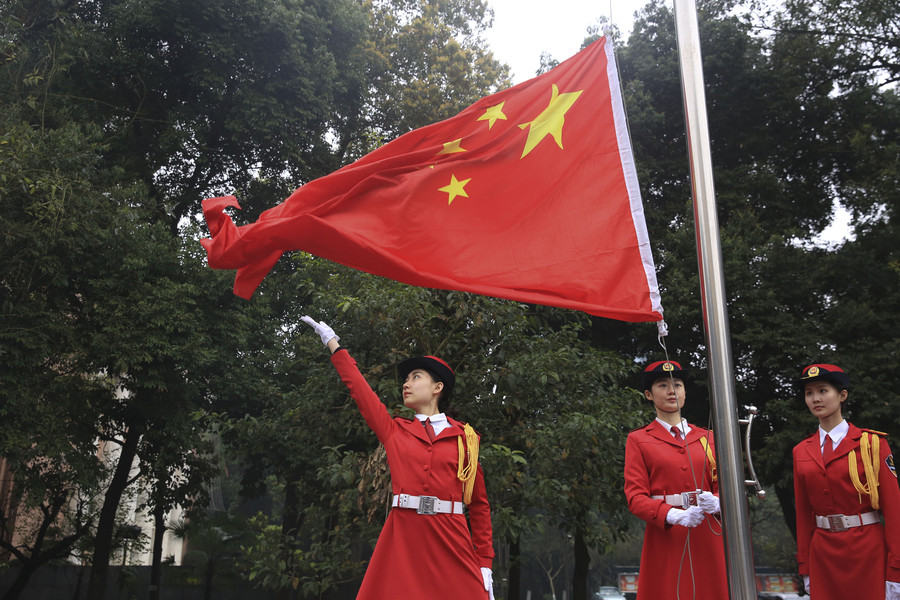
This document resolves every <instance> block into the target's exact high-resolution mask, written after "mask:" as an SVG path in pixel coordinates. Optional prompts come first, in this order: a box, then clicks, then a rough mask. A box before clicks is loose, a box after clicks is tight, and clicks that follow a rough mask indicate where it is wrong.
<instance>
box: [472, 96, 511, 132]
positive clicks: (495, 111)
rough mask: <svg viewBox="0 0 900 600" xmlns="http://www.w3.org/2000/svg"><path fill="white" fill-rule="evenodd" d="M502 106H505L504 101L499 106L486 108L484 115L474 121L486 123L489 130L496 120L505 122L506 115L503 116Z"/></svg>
mask: <svg viewBox="0 0 900 600" xmlns="http://www.w3.org/2000/svg"><path fill="white" fill-rule="evenodd" d="M504 104H506V101H505V100H504V101H503V102H501V103H500V104H495V105H494V106H491V107H489V108H487V109H486V110H485V111H484V114H483V115H481V116H480V117H478V118H477V119H476V120H477V121H487V122H488V129H490V128H491V127H493V126H494V122H495V121H496V120H497V119H503V120H504V121H505V120H506V115H504V114H503V105H504Z"/></svg>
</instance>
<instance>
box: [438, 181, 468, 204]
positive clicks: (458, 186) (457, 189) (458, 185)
mask: <svg viewBox="0 0 900 600" xmlns="http://www.w3.org/2000/svg"><path fill="white" fill-rule="evenodd" d="M470 181H472V178H471V177H470V178H468V179H463V180H462V181H459V180H458V179H457V178H456V175H453V174H451V175H450V183H449V184H448V185H445V186H444V187H442V188H438V191H439V192H447V193H448V194H449V197H448V198H447V204H448V205H450V204H453V199H454V198H456V197H457V196H462V197H463V198H468V197H469V195H468V194H467V193H466V190H465V186H466V184H467V183H469V182H470Z"/></svg>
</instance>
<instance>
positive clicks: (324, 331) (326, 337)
mask: <svg viewBox="0 0 900 600" xmlns="http://www.w3.org/2000/svg"><path fill="white" fill-rule="evenodd" d="M300 320H301V321H303V322H304V323H306V324H307V325H309V326H310V327H312V328H313V329H315V330H316V333H318V334H319V337H320V338H322V343H323V344H324V345H326V346H327V345H328V342H330V341H331V340H332V339H334V340H339V339H341V338H339V337H338V336H337V334H336V333H335V332H334V329H332V328H331V327H329V326H328V325H326V324H325V321H316V320H315V319H313V318H312V317H310V316H309V315H303V316H302V317H300Z"/></svg>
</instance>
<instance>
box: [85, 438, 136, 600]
mask: <svg viewBox="0 0 900 600" xmlns="http://www.w3.org/2000/svg"><path fill="white" fill-rule="evenodd" d="M140 437H141V432H140V431H139V429H138V428H136V427H135V428H129V430H128V433H126V434H125V443H124V444H123V445H122V451H121V453H120V454H119V462H118V464H117V465H116V472H115V474H113V478H112V481H110V483H109V488H108V489H107V490H106V495H105V496H104V497H103V507H102V508H101V509H100V520H99V521H98V522H97V536H96V537H95V538H94V558H93V560H92V561H91V575H90V578H89V579H88V586H87V600H103V598H104V596H105V595H106V576H107V574H108V573H109V555H110V554H111V552H112V539H113V533H114V530H115V525H116V510H117V509H118V508H119V502H121V500H122V494H123V493H124V492H125V488H126V487H127V485H128V475H129V473H130V472H131V463H132V462H133V461H134V457H135V455H136V454H137V446H138V440H140Z"/></svg>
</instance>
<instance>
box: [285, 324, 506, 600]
mask: <svg viewBox="0 0 900 600" xmlns="http://www.w3.org/2000/svg"><path fill="white" fill-rule="evenodd" d="M302 320H303V322H304V323H306V324H308V325H309V326H310V327H312V328H313V329H315V332H316V333H317V334H319V337H320V338H321V339H322V343H323V344H325V346H326V347H327V348H328V349H329V350H330V351H331V362H332V364H334V366H335V368H336V369H337V371H338V374H339V375H340V377H341V380H342V381H343V382H344V384H346V386H347V388H349V390H350V395H351V396H352V397H353V400H354V401H355V402H356V406H357V407H358V408H359V412H360V413H361V414H362V416H363V418H364V419H365V420H366V423H367V424H368V425H369V427H370V428H371V429H372V431H374V432H375V435H376V436H377V437H378V440H379V441H380V442H381V443H382V444H383V445H384V448H385V451H386V454H387V460H388V466H389V468H390V472H391V488H392V491H393V494H394V497H393V502H392V506H393V508H392V509H391V512H390V514H389V515H388V518H387V521H386V522H385V524H384V527H383V528H382V530H381V534H380V535H379V536H378V542H377V543H376V545H375V551H374V552H373V554H372V559H371V561H369V566H368V568H367V569H366V574H365V577H364V578H363V582H362V586H361V587H360V589H359V593H358V594H357V598H359V599H363V600H387V599H389V598H428V599H446V600H459V599H461V598H464V599H466V600H470V599H479V600H493V598H494V592H493V582H492V574H491V564H492V561H493V557H494V548H493V541H492V533H491V509H490V505H489V504H488V500H487V492H486V490H485V485H484V473H483V471H482V469H481V466H480V465H479V464H478V446H479V438H478V434H477V433H475V431H474V430H473V429H472V427H471V426H469V425H468V424H466V423H462V422H460V421H457V420H455V419H451V418H449V417H447V416H446V415H445V414H444V413H443V412H440V411H441V410H443V409H445V408H446V406H447V404H448V403H449V401H450V396H451V394H452V392H453V385H454V383H455V380H456V375H455V373H454V372H453V369H451V368H450V366H449V365H448V364H447V363H446V362H444V361H443V360H441V359H440V358H438V357H436V356H418V357H414V358H409V359H407V360H404V361H403V362H401V363H400V365H399V367H398V370H399V374H400V380H401V381H402V388H401V389H402V393H403V404H404V405H406V406H407V407H409V408H411V409H413V410H414V411H415V413H416V416H415V418H414V419H404V418H399V417H397V418H395V417H391V415H390V413H388V410H387V408H386V407H385V405H384V404H383V403H382V402H381V400H380V399H379V398H378V396H376V395H375V392H373V391H372V388H371V387H370V386H369V384H368V383H367V382H366V380H365V379H364V378H363V376H362V374H361V373H360V372H359V369H358V368H357V366H356V361H354V360H353V358H352V357H351V356H350V354H349V352H347V350H346V348H342V347H341V346H340V345H339V343H338V336H337V335H335V333H334V330H332V329H331V327H329V326H328V325H326V324H325V323H324V322H317V321H316V320H314V319H313V318H311V317H308V316H304V317H302ZM465 509H467V512H468V515H469V523H471V529H470V525H469V523H467V522H466V515H465V514H464V510H465Z"/></svg>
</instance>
